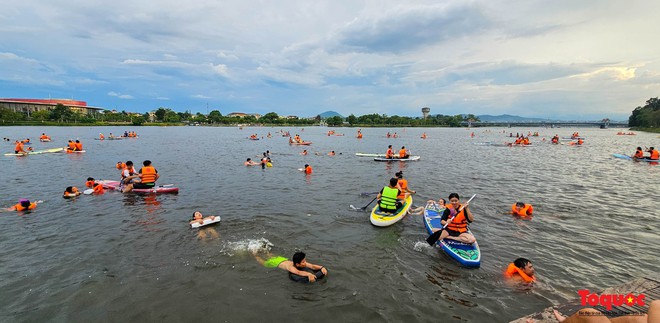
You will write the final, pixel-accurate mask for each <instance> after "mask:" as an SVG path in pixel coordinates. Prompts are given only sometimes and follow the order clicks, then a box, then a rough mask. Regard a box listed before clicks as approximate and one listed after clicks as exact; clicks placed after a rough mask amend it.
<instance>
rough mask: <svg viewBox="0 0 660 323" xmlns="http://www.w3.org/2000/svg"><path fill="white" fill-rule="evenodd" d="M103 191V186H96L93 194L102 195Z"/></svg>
mask: <svg viewBox="0 0 660 323" xmlns="http://www.w3.org/2000/svg"><path fill="white" fill-rule="evenodd" d="M104 192H105V190H104V189H103V185H101V184H98V185H96V186H95V187H94V193H96V194H103V193H104Z"/></svg>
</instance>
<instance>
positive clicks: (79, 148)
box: [75, 142, 83, 151]
mask: <svg viewBox="0 0 660 323" xmlns="http://www.w3.org/2000/svg"><path fill="white" fill-rule="evenodd" d="M75 146H76V150H77V151H82V150H83V149H82V142H77V143H76V145H75Z"/></svg>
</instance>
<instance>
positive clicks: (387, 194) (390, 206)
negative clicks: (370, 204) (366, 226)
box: [379, 186, 399, 210]
mask: <svg viewBox="0 0 660 323" xmlns="http://www.w3.org/2000/svg"><path fill="white" fill-rule="evenodd" d="M397 195H399V190H398V189H396V188H390V187H389V186H385V187H383V193H382V194H381V195H380V204H379V206H380V208H381V209H386V210H396V197H397Z"/></svg>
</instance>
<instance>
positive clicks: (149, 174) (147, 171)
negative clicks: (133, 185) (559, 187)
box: [140, 166, 157, 184]
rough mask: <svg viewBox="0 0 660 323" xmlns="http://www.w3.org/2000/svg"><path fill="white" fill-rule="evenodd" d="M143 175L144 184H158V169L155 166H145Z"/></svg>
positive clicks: (142, 171)
mask: <svg viewBox="0 0 660 323" xmlns="http://www.w3.org/2000/svg"><path fill="white" fill-rule="evenodd" d="M140 172H141V173H142V184H148V183H154V182H156V174H157V173H156V169H155V168H154V167H153V166H144V167H142V169H141V170H140Z"/></svg>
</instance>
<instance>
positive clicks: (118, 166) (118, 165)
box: [115, 162, 126, 170]
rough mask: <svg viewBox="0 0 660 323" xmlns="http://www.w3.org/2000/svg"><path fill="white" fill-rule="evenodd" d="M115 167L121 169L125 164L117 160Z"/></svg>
mask: <svg viewBox="0 0 660 323" xmlns="http://www.w3.org/2000/svg"><path fill="white" fill-rule="evenodd" d="M115 167H117V169H121V170H123V169H124V168H126V164H125V163H122V162H118V163H117V165H116V166H115Z"/></svg>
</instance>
